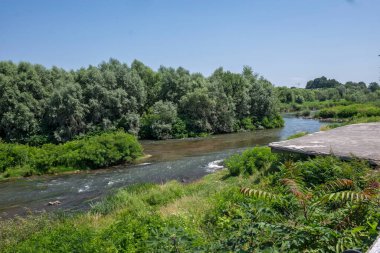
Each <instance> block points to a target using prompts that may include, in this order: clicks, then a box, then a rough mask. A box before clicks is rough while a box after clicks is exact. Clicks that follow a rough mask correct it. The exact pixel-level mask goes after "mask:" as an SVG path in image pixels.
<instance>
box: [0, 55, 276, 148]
mask: <svg viewBox="0 0 380 253" xmlns="http://www.w3.org/2000/svg"><path fill="white" fill-rule="evenodd" d="M282 125H283V120H282V118H281V116H280V115H279V114H278V100H277V96H276V94H275V90H274V87H273V85H272V84H271V83H270V82H269V81H268V80H266V79H264V78H263V77H260V76H259V75H257V74H255V73H253V71H252V69H251V68H250V67H244V69H243V71H242V73H232V72H230V71H225V70H224V69H223V68H218V69H216V70H215V71H214V72H213V74H212V75H211V76H209V77H204V76H203V75H202V74H199V73H190V72H189V71H188V70H186V69H184V68H182V67H179V68H177V69H174V68H168V67H163V66H161V67H160V68H159V69H158V70H157V71H154V70H152V69H151V68H149V67H148V66H146V65H144V64H143V63H142V62H140V61H137V60H135V61H133V62H132V64H131V65H130V66H129V65H127V64H125V63H121V62H119V61H118V60H116V59H110V60H109V61H107V62H102V63H101V64H99V65H98V66H91V65H90V66H89V67H87V68H81V69H79V70H71V71H66V70H64V69H62V68H58V67H52V68H50V69H47V68H45V67H44V66H42V65H38V64H31V63H27V62H20V63H18V64H16V63H13V62H10V61H2V62H0V138H1V139H4V140H5V141H8V142H20V143H28V144H32V145H39V144H43V143H47V142H55V143H59V142H66V141H68V140H71V139H73V138H76V137H77V136H80V135H83V134H89V133H96V132H103V131H108V130H115V129H124V130H125V131H127V132H129V133H133V134H135V135H139V137H140V138H151V139H167V138H182V137H188V136H197V135H199V134H204V133H206V134H210V133H231V132H235V131H239V130H251V129H255V128H273V127H279V126H282Z"/></svg>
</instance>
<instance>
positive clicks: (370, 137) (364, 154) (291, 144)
mask: <svg viewBox="0 0 380 253" xmlns="http://www.w3.org/2000/svg"><path fill="white" fill-rule="evenodd" d="M269 147H271V148H272V150H274V151H285V152H294V153H301V154H307V155H330V154H333V155H335V156H338V157H340V158H342V159H350V158H352V157H357V158H360V159H365V160H368V161H369V162H370V163H371V164H373V165H377V166H379V165H380V122H379V123H363V124H354V125H348V126H343V127H338V128H335V129H332V130H328V131H323V132H316V133H313V134H308V135H306V136H303V137H300V138H296V139H292V140H287V141H280V142H272V143H270V144H269Z"/></svg>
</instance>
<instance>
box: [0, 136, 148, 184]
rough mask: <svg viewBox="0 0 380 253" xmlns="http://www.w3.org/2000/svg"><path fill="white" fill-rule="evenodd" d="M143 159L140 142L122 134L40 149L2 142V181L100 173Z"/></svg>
mask: <svg viewBox="0 0 380 253" xmlns="http://www.w3.org/2000/svg"><path fill="white" fill-rule="evenodd" d="M140 156H142V147H141V145H140V144H139V143H138V141H137V139H136V138H135V137H134V136H133V135H130V134H127V133H124V132H122V131H118V132H111V133H103V134H100V135H95V136H88V137H84V138H82V139H78V140H73V141H69V142H66V143H64V144H58V145H55V144H45V145H42V146H41V147H32V146H28V145H22V144H12V143H1V142H0V179H4V178H11V177H25V176H32V175H41V174H53V173H62V172H67V171H75V170H88V169H98V168H102V167H107V166H111V165H115V164H120V163H124V162H132V161H133V160H135V159H136V158H138V157H140Z"/></svg>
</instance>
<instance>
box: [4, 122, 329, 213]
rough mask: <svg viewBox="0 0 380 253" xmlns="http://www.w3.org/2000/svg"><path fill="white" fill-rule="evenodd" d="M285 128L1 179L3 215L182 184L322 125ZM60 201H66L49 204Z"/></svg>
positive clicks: (159, 145)
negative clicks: (82, 168)
mask: <svg viewBox="0 0 380 253" xmlns="http://www.w3.org/2000/svg"><path fill="white" fill-rule="evenodd" d="M284 119H285V127H283V128H280V129H269V130H257V131H253V132H244V133H234V134H223V135H212V136H209V137H205V138H194V139H180V140H165V141H141V143H142V145H143V147H144V152H145V153H146V154H150V155H151V157H150V158H148V159H146V160H144V161H142V162H141V163H140V164H137V165H120V166H114V167H112V168H107V169H100V170H95V171H90V172H84V173H79V174H70V175H60V176H41V177H35V178H26V179H18V180H12V181H8V182H2V183H0V218H8V217H12V216H14V215H16V214H17V215H25V214H27V213H29V212H41V211H50V210H58V209H60V210H80V209H85V208H88V207H89V206H90V204H91V203H94V202H95V201H97V200H99V199H100V198H101V197H103V196H104V195H106V194H108V193H110V192H111V191H112V190H115V189H117V188H121V187H124V186H128V185H131V184H135V183H143V182H154V183H161V182H165V181H168V180H173V179H176V180H180V181H183V182H188V181H192V180H195V179H198V178H200V177H202V176H204V175H206V174H209V173H212V172H214V171H215V170H217V169H220V168H222V166H221V162H222V161H223V159H225V158H226V157H228V156H230V155H232V154H234V153H238V152H241V151H242V150H244V149H246V148H248V147H253V146H256V145H267V144H268V143H270V142H273V141H279V140H283V139H286V137H288V136H289V135H292V134H294V133H297V132H300V131H308V132H310V133H312V132H316V131H318V130H319V128H320V127H321V125H322V124H323V123H320V122H319V121H317V120H312V119H301V118H295V117H292V116H290V115H284ZM56 200H59V201H60V202H61V205H59V206H48V205H47V203H48V202H49V201H56Z"/></svg>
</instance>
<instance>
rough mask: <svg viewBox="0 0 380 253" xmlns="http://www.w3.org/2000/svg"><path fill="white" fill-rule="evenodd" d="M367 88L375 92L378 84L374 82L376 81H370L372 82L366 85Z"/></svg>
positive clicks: (379, 87) (378, 87)
mask: <svg viewBox="0 0 380 253" xmlns="http://www.w3.org/2000/svg"><path fill="white" fill-rule="evenodd" d="M368 89H369V90H370V91H371V92H375V91H377V90H379V89H380V86H379V84H378V83H376V82H372V83H370V84H369V85H368Z"/></svg>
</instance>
